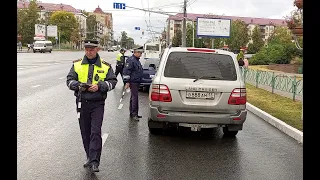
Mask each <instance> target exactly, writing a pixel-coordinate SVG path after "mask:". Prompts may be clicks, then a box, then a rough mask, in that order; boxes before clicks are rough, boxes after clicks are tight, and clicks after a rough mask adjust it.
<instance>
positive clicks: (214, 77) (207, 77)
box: [193, 76, 221, 82]
mask: <svg viewBox="0 0 320 180" xmlns="http://www.w3.org/2000/svg"><path fill="white" fill-rule="evenodd" d="M202 78H206V79H221V77H216V76H200V77H198V78H196V79H195V80H193V82H196V81H198V80H199V79H202Z"/></svg>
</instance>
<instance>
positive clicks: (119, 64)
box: [115, 49, 126, 78]
mask: <svg viewBox="0 0 320 180" xmlns="http://www.w3.org/2000/svg"><path fill="white" fill-rule="evenodd" d="M124 53H126V50H125V49H120V53H119V54H118V55H117V64H116V72H115V74H116V77H118V74H119V73H120V75H121V78H122V76H123V68H124V64H125V55H124Z"/></svg>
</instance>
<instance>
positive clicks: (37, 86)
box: [31, 84, 41, 88]
mask: <svg viewBox="0 0 320 180" xmlns="http://www.w3.org/2000/svg"><path fill="white" fill-rule="evenodd" d="M39 86H41V85H39V84H38V85H34V86H31V87H32V88H36V87H39Z"/></svg>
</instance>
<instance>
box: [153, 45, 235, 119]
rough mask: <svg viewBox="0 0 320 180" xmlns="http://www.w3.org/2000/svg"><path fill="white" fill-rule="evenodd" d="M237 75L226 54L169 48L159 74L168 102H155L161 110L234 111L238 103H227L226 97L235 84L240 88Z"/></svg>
mask: <svg viewBox="0 0 320 180" xmlns="http://www.w3.org/2000/svg"><path fill="white" fill-rule="evenodd" d="M208 51H209V50H208ZM211 51H214V50H211ZM239 78H240V77H239ZM239 78H238V75H237V70H236V66H235V61H234V59H233V57H232V56H230V55H228V54H218V53H216V52H210V51H209V52H203V51H173V52H171V53H170V54H169V55H168V58H167V61H166V64H165V67H164V71H163V74H162V76H161V84H165V85H167V87H168V88H169V90H170V93H171V96H172V102H171V103H168V102H160V104H159V105H160V107H161V109H162V110H163V111H189V112H216V113H235V112H237V111H238V110H239V108H240V107H239V105H229V104H228V100H229V97H230V94H231V92H232V91H233V90H234V89H235V88H241V81H240V79H239Z"/></svg>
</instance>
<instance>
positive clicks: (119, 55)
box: [117, 53, 123, 61]
mask: <svg viewBox="0 0 320 180" xmlns="http://www.w3.org/2000/svg"><path fill="white" fill-rule="evenodd" d="M121 56H123V55H122V54H121V53H119V54H118V55H117V61H121Z"/></svg>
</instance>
